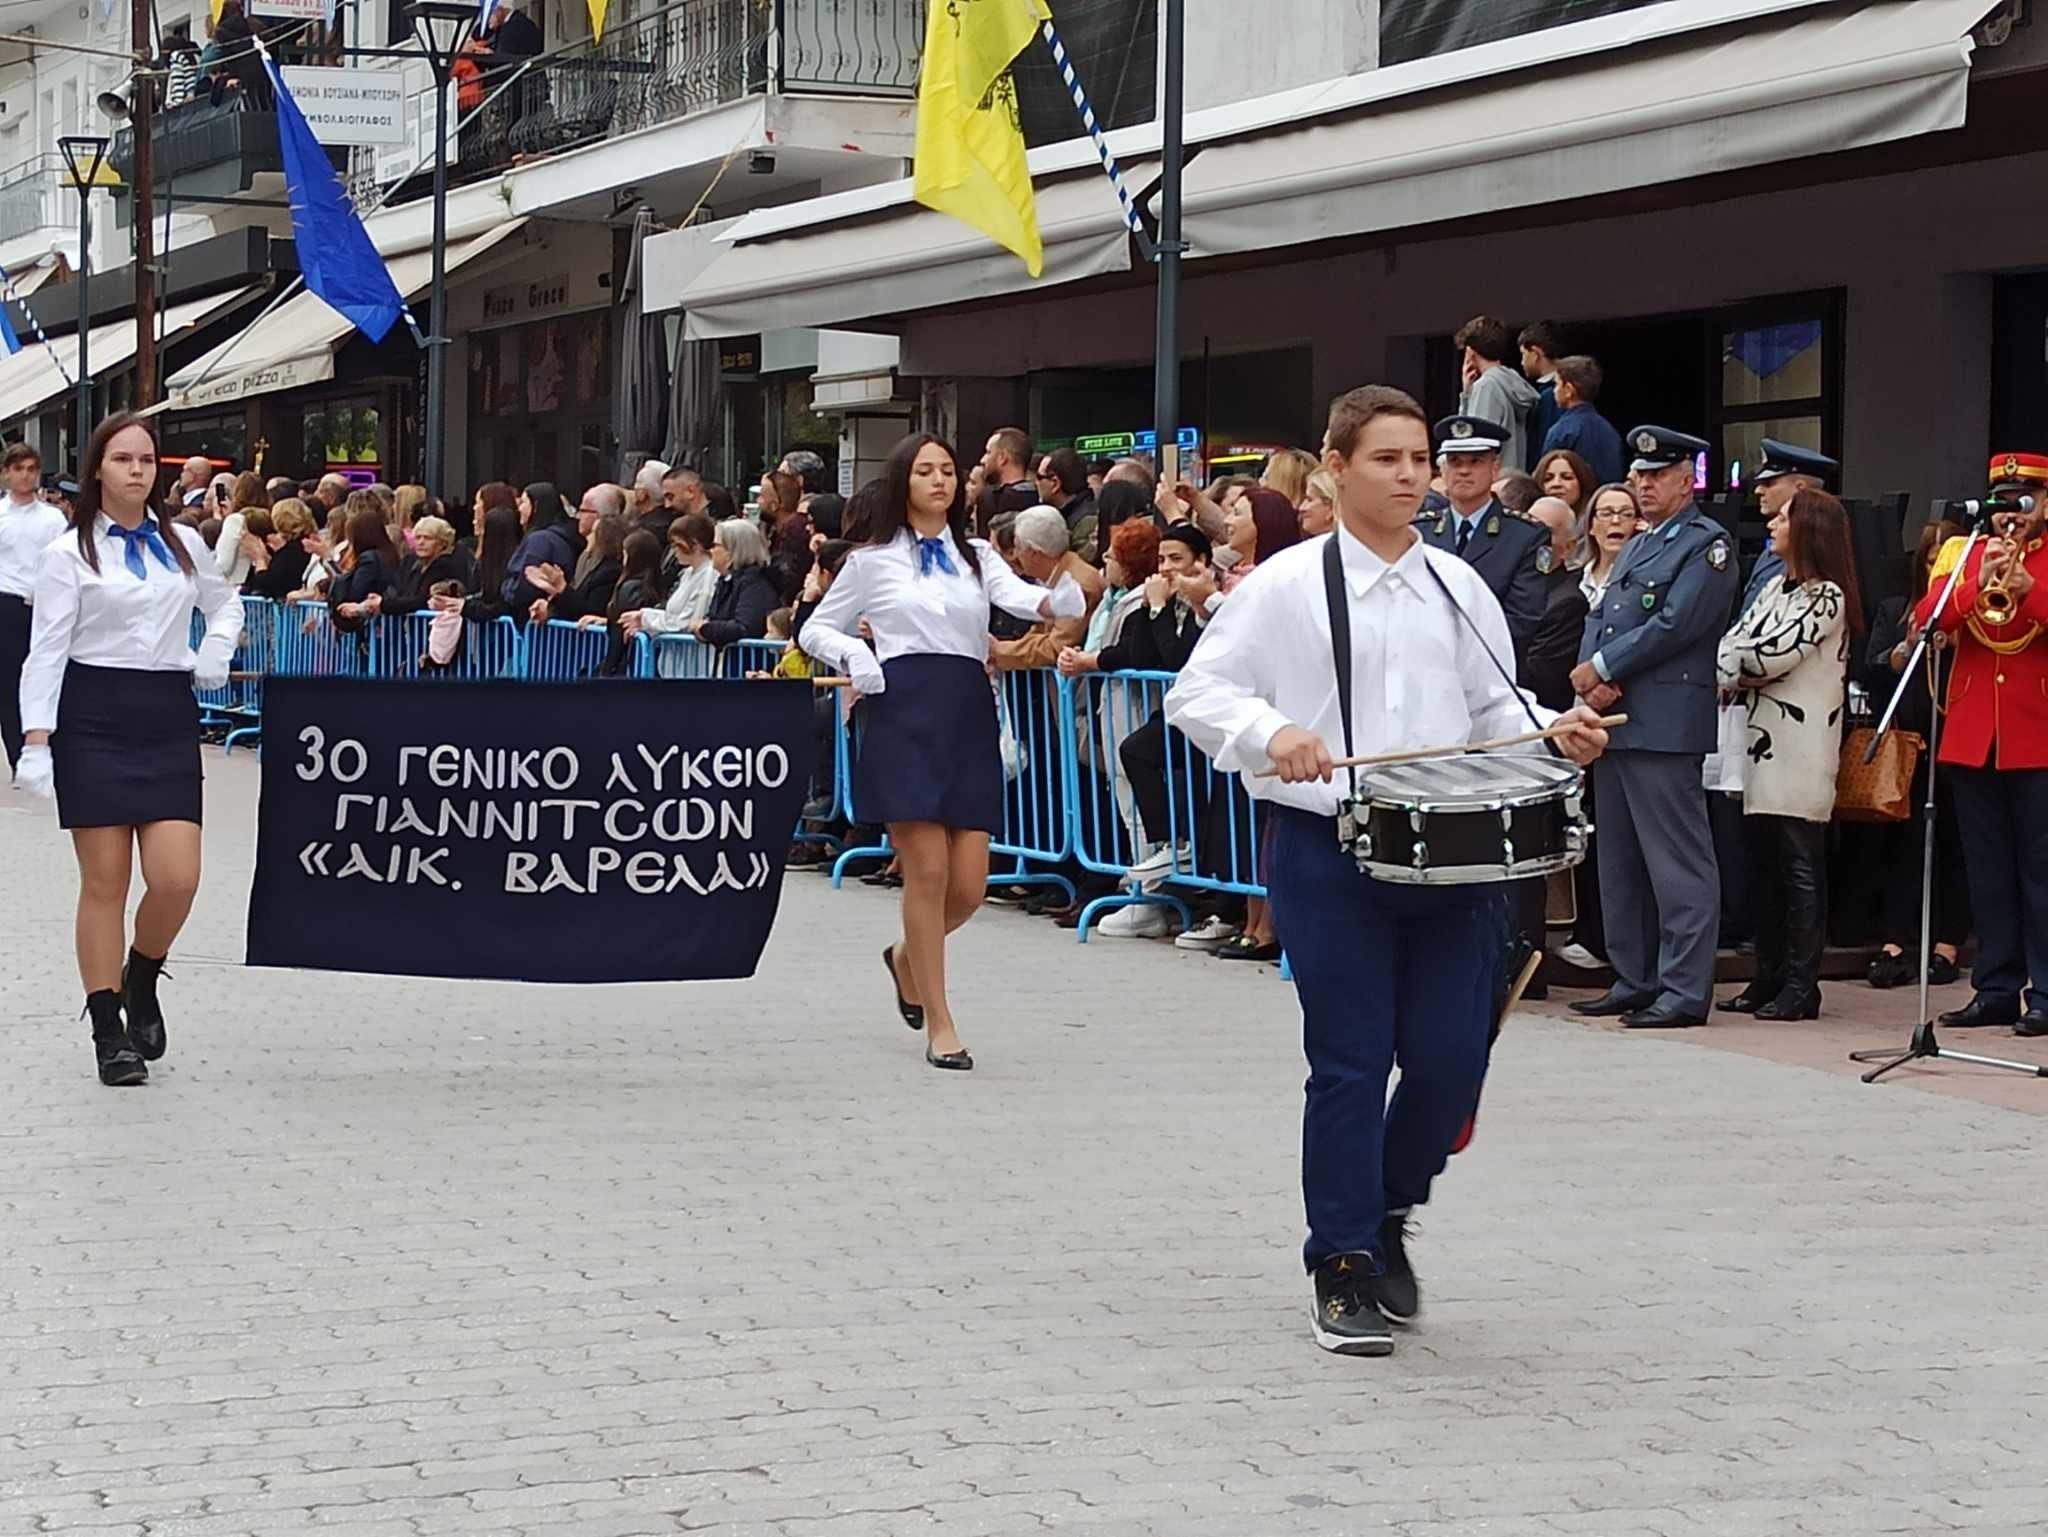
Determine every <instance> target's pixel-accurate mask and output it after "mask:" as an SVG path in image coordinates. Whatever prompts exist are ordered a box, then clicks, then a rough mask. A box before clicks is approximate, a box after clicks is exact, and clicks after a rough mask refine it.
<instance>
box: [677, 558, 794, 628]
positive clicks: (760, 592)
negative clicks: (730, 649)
mask: <svg viewBox="0 0 2048 1537" xmlns="http://www.w3.org/2000/svg"><path fill="white" fill-rule="evenodd" d="M781 604H782V593H781V591H780V589H778V588H777V587H776V585H775V576H774V573H773V572H772V571H771V570H770V569H769V568H768V567H766V566H748V567H746V568H744V569H742V570H739V571H728V572H726V573H725V575H724V576H721V577H720V578H719V579H718V585H717V586H716V587H714V588H712V590H711V610H710V612H709V613H707V614H706V615H705V616H704V628H703V629H701V630H699V631H698V632H697V638H698V639H699V640H701V641H703V642H704V643H705V644H706V645H707V646H729V645H731V644H732V643H733V642H734V641H736V640H759V639H760V638H761V637H762V636H764V635H766V634H767V633H768V616H769V615H770V614H772V613H774V612H775V610H776V609H777V608H779V607H781Z"/></svg>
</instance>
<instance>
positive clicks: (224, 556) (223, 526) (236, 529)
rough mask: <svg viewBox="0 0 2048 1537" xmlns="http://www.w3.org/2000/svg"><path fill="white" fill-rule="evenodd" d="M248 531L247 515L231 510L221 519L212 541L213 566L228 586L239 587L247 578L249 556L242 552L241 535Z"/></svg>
mask: <svg viewBox="0 0 2048 1537" xmlns="http://www.w3.org/2000/svg"><path fill="white" fill-rule="evenodd" d="M248 531H249V519H248V516H247V515H246V514H244V513H239V512H231V513H229V514H228V515H227V516H226V517H225V518H222V519H221V522H220V537H219V538H218V539H215V540H214V541H213V551H212V554H213V563H214V566H215V567H216V568H217V569H218V570H219V572H220V577H221V580H222V581H224V582H226V583H227V584H228V585H229V586H230V587H235V588H239V587H240V586H241V585H242V583H243V582H244V581H246V580H248V576H249V557H248V556H247V555H245V554H243V553H242V535H243V534H245V533H247V532H248Z"/></svg>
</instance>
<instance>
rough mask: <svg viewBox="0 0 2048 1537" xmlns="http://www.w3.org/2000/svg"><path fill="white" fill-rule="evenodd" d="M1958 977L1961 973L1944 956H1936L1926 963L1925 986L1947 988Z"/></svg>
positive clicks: (1952, 962) (1953, 963)
mask: <svg viewBox="0 0 2048 1537" xmlns="http://www.w3.org/2000/svg"><path fill="white" fill-rule="evenodd" d="M1960 976H1962V971H1961V970H1960V969H1959V968H1958V967H1957V965H1956V963H1955V962H1954V961H1952V960H1950V959H1949V958H1948V957H1947V956H1945V955H1936V956H1935V957H1934V959H1933V960H1931V961H1929V962H1928V963H1927V985H1928V986H1930V987H1947V986H1948V985H1949V983H1951V982H1953V981H1955V980H1956V979H1957V978H1959V977H1960ZM1908 980H1909V981H1910V980H1911V979H1910V978H1909V979H1908Z"/></svg>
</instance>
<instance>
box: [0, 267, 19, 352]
mask: <svg viewBox="0 0 2048 1537" xmlns="http://www.w3.org/2000/svg"><path fill="white" fill-rule="evenodd" d="M8 286H9V287H10V288H11V287H13V286H14V285H13V284H11V283H10V284H9V285H8ZM0 347H5V348H6V349H7V355H8V356H9V357H13V356H14V354H15V353H17V352H19V351H21V338H20V337H18V336H16V335H15V334H14V322H13V321H12V320H10V319H8V318H7V306H6V305H4V304H0Z"/></svg>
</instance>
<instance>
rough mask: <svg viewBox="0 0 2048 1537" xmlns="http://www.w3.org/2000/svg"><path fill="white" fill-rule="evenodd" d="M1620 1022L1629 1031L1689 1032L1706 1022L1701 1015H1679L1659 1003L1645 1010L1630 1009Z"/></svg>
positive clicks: (1677, 1012) (1704, 1017) (1675, 1010)
mask: <svg viewBox="0 0 2048 1537" xmlns="http://www.w3.org/2000/svg"><path fill="white" fill-rule="evenodd" d="M1621 1022H1622V1024H1623V1025H1624V1026H1626V1027H1627V1028H1628V1029H1630V1030H1690V1029H1691V1028H1692V1027H1693V1026H1695V1025H1704V1024H1705V1023H1706V1022H1707V1020H1706V1016H1705V1015H1703V1014H1681V1013H1680V1012H1679V1011H1678V1010H1677V1009H1673V1008H1667V1007H1666V1006H1665V1005H1663V1004H1660V1003H1659V1004H1652V1005H1650V1007H1648V1008H1647V1009H1631V1010H1630V1011H1629V1012H1628V1013H1626V1014H1624V1015H1622V1016H1621Z"/></svg>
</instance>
